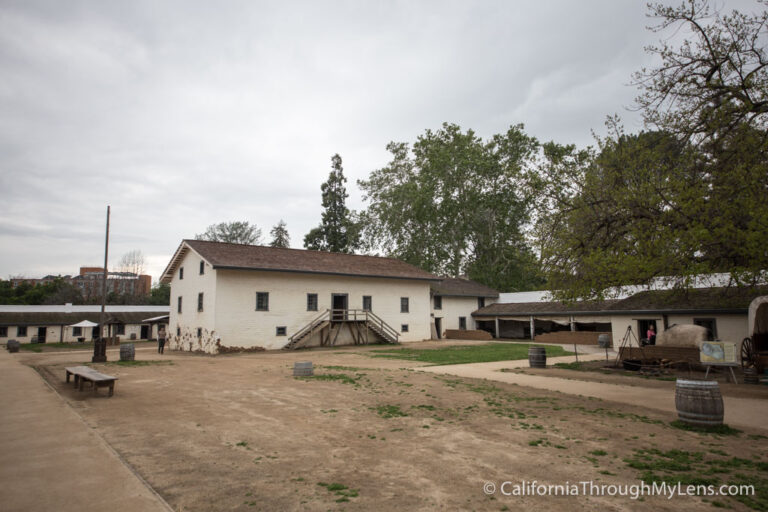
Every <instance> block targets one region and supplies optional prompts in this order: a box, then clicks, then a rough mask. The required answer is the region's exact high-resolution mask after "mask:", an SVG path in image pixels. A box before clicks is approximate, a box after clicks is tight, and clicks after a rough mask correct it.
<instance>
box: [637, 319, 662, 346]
mask: <svg viewBox="0 0 768 512" xmlns="http://www.w3.org/2000/svg"><path fill="white" fill-rule="evenodd" d="M651 327H653V330H654V331H655V332H656V333H658V332H659V331H658V330H657V329H656V320H638V321H637V338H638V339H639V340H640V343H641V344H651V345H654V344H655V342H656V340H655V339H654V340H650V339H648V330H649V329H650V328H651ZM654 338H655V336H654Z"/></svg>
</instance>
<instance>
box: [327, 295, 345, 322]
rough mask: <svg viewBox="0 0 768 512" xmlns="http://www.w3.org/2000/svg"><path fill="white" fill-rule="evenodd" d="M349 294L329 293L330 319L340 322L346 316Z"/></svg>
mask: <svg viewBox="0 0 768 512" xmlns="http://www.w3.org/2000/svg"><path fill="white" fill-rule="evenodd" d="M348 304H349V295H348V294H346V293H332V294H331V320H333V321H334V322H341V321H342V320H345V319H346V318H347V309H348Z"/></svg>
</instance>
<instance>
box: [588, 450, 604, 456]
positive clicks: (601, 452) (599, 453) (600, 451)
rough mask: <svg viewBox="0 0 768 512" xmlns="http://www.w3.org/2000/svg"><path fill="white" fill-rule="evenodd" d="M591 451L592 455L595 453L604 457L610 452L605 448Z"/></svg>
mask: <svg viewBox="0 0 768 512" xmlns="http://www.w3.org/2000/svg"><path fill="white" fill-rule="evenodd" d="M589 453H590V455H595V456H596V457H602V456H603V455H608V452H607V451H605V450H592V451H591V452H589Z"/></svg>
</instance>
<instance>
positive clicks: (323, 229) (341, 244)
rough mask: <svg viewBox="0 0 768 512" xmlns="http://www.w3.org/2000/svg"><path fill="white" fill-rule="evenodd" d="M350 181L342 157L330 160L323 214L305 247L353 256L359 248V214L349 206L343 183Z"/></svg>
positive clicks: (323, 189)
mask: <svg viewBox="0 0 768 512" xmlns="http://www.w3.org/2000/svg"><path fill="white" fill-rule="evenodd" d="M346 182H347V178H346V177H345V176H344V169H343V168H342V166H341V157H340V156H339V155H338V153H337V154H335V155H333V157H332V158H331V172H330V174H329V176H328V180H327V181H326V182H325V183H323V184H322V186H321V190H322V193H323V214H322V221H321V223H320V225H319V226H318V227H316V228H313V229H312V230H310V232H309V233H307V235H306V236H305V237H304V247H305V248H307V249H311V250H314V251H329V252H346V253H353V252H355V250H356V249H358V248H359V247H360V228H359V224H358V222H357V220H356V215H355V214H354V213H353V212H350V211H349V210H348V209H347V206H346V200H347V197H348V194H347V189H346V187H345V186H344V184H345V183H346Z"/></svg>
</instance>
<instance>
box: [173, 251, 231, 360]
mask: <svg viewBox="0 0 768 512" xmlns="http://www.w3.org/2000/svg"><path fill="white" fill-rule="evenodd" d="M201 261H204V260H203V258H202V257H201V256H200V255H199V254H197V253H196V252H195V251H193V250H191V249H190V250H189V251H188V252H187V254H186V255H185V256H184V259H183V260H182V261H181V264H180V265H179V268H181V267H183V268H184V279H179V268H177V269H176V272H175V273H174V275H173V279H172V280H171V310H170V317H169V320H168V327H167V328H166V331H167V335H168V348H170V349H171V350H189V351H202V352H208V353H215V352H216V351H217V348H216V340H217V337H218V333H217V332H216V322H215V319H216V270H214V269H213V268H212V267H211V266H210V265H209V264H208V263H207V262H206V263H205V272H204V273H203V275H200V262H201ZM200 292H202V293H203V311H202V312H198V311H197V294H198V293H200ZM180 296H181V297H182V309H181V313H179V312H178V298H179V297H180ZM198 327H199V328H201V329H202V330H203V333H202V334H203V335H202V337H200V338H198V337H197V329H198Z"/></svg>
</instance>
